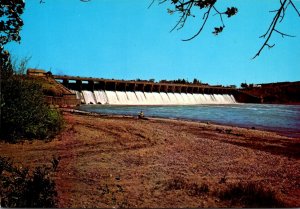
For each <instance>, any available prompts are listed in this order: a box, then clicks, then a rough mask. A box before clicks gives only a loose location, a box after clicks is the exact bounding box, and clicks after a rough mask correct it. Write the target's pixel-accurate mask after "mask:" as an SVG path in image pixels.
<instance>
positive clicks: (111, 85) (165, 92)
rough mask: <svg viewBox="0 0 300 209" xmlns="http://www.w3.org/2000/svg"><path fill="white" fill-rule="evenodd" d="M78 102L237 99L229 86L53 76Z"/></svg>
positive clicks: (190, 102)
mask: <svg viewBox="0 0 300 209" xmlns="http://www.w3.org/2000/svg"><path fill="white" fill-rule="evenodd" d="M54 79H56V80H57V81H58V82H60V83H61V84H62V85H64V86H65V87H67V88H68V89H70V90H71V91H72V92H73V93H74V94H76V97H77V99H78V100H80V101H81V103H82V104H103V105H198V104H233V103H237V100H236V98H235V97H236V95H237V94H236V93H237V91H236V90H235V89H233V88H229V87H222V86H209V85H199V84H198V85H193V84H174V83H154V82H147V81H146V82H145V81H124V80H113V79H110V80H108V79H102V78H101V79H99V78H86V77H74V76H57V75H54Z"/></svg>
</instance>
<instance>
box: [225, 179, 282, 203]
mask: <svg viewBox="0 0 300 209" xmlns="http://www.w3.org/2000/svg"><path fill="white" fill-rule="evenodd" d="M220 198H221V199H223V200H230V201H231V204H232V205H234V206H235V205H238V206H239V207H241V206H242V207H265V208H269V207H284V203H283V202H282V201H281V200H279V199H278V198H277V197H276V194H275V192H274V191H271V190H270V189H267V188H264V187H262V186H260V185H257V184H254V183H244V184H242V183H238V184H233V185H230V186H229V187H228V188H227V189H226V190H225V191H222V192H221V193H220Z"/></svg>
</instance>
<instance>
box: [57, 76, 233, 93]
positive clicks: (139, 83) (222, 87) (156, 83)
mask: <svg viewBox="0 0 300 209" xmlns="http://www.w3.org/2000/svg"><path fill="white" fill-rule="evenodd" d="M53 78H54V79H56V80H62V81H63V82H69V81H70V80H71V81H81V82H83V81H87V82H103V83H117V84H131V85H132V84H137V85H141V84H142V85H159V86H173V87H190V88H193V87H194V88H209V89H226V90H236V89H235V88H232V87H224V86H211V85H207V84H180V83H160V82H159V83H158V82H151V81H134V80H115V79H104V78H92V77H79V76H66V75H53Z"/></svg>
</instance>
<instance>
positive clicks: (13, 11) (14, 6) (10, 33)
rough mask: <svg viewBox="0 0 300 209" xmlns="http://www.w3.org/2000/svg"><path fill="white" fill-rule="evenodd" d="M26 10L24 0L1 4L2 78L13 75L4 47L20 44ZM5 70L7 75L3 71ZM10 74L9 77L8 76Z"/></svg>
mask: <svg viewBox="0 0 300 209" xmlns="http://www.w3.org/2000/svg"><path fill="white" fill-rule="evenodd" d="M24 8H25V2H24V1H23V0H14V1H11V0H1V4H0V68H1V77H8V76H9V75H11V74H12V65H11V62H10V56H9V53H8V51H6V50H4V45H6V44H7V43H8V42H11V41H16V42H20V40H21V36H20V31H21V29H22V26H23V21H22V19H21V15H22V14H23V11H24ZM3 69H5V70H6V71H5V73H4V72H3V71H2V70H3ZM7 73H8V75H7Z"/></svg>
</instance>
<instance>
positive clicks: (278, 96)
mask: <svg viewBox="0 0 300 209" xmlns="http://www.w3.org/2000/svg"><path fill="white" fill-rule="evenodd" d="M241 91H242V92H245V93H247V94H250V95H253V96H256V97H260V98H261V102H262V103H271V104H272V103H274V104H300V81H297V82H279V83H265V84H257V85H250V86H248V87H245V88H243V89H241Z"/></svg>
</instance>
